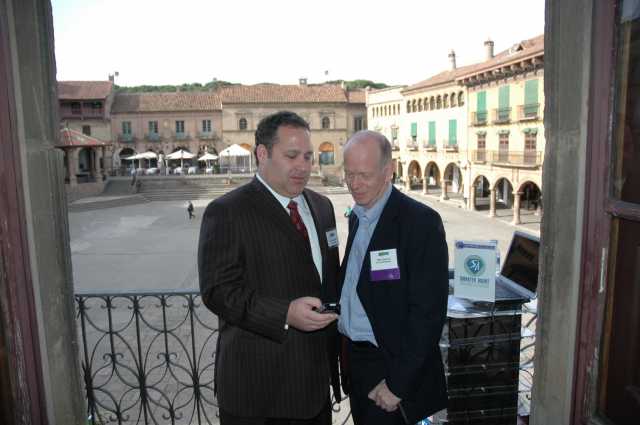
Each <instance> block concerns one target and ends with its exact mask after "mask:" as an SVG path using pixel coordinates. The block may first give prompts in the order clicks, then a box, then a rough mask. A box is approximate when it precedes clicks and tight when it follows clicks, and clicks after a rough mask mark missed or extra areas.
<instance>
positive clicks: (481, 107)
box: [476, 91, 487, 112]
mask: <svg viewBox="0 0 640 425" xmlns="http://www.w3.org/2000/svg"><path fill="white" fill-rule="evenodd" d="M476 98H477V101H478V103H477V105H476V111H477V112H485V111H486V110H487V92H485V91H480V92H478V94H477V95H476Z"/></svg>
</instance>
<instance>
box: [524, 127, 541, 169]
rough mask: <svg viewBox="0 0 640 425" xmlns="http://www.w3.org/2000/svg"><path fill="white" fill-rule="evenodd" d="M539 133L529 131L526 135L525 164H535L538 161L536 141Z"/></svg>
mask: <svg viewBox="0 0 640 425" xmlns="http://www.w3.org/2000/svg"><path fill="white" fill-rule="evenodd" d="M537 138H538V134H537V132H533V131H529V132H528V133H525V135H524V163H525V164H535V163H536V159H537V152H536V139H537Z"/></svg>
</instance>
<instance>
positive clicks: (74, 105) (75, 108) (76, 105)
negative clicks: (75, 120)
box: [71, 102, 82, 115]
mask: <svg viewBox="0 0 640 425" xmlns="http://www.w3.org/2000/svg"><path fill="white" fill-rule="evenodd" d="M71 113H72V114H73V115H82V105H81V104H80V102H71Z"/></svg>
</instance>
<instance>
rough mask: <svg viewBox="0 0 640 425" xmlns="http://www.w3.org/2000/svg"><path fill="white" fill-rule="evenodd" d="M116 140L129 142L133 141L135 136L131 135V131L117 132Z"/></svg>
mask: <svg viewBox="0 0 640 425" xmlns="http://www.w3.org/2000/svg"><path fill="white" fill-rule="evenodd" d="M118 140H119V141H120V142H121V143H131V142H133V141H135V137H133V134H131V133H120V134H118Z"/></svg>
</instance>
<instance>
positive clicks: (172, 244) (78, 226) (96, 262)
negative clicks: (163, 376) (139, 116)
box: [69, 192, 539, 291]
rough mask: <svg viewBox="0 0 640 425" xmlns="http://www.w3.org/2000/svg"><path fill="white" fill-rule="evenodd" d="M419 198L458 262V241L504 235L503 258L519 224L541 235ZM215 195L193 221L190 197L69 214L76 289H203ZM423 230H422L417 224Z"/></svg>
mask: <svg viewBox="0 0 640 425" xmlns="http://www.w3.org/2000/svg"><path fill="white" fill-rule="evenodd" d="M410 194H411V196H413V197H414V198H415V199H417V200H419V201H421V202H424V203H425V204H427V205H429V206H430V207H432V208H434V209H436V210H437V211H438V212H439V213H440V215H441V216H442V218H443V220H444V226H445V230H446V232H447V242H448V244H449V254H450V258H449V264H450V265H452V264H453V241H454V240H456V239H472V240H486V239H497V240H498V245H499V248H500V250H501V253H502V256H503V258H504V254H505V253H506V250H507V249H508V247H509V242H510V240H511V237H512V235H513V232H514V231H515V230H523V231H527V232H530V233H533V234H538V233H539V222H536V220H530V221H532V222H530V223H527V224H525V225H521V226H513V225H511V224H509V220H510V215H509V214H508V213H506V212H505V213H501V211H500V210H498V214H499V217H497V218H489V217H488V216H487V212H476V211H468V210H464V209H462V208H459V207H458V206H457V205H455V204H452V203H447V202H439V201H437V200H436V198H435V197H432V196H423V195H421V194H419V193H417V192H411V193H410ZM330 198H331V200H332V201H333V205H334V208H335V212H336V222H337V225H338V234H339V240H340V254H341V257H342V255H343V254H344V247H345V242H346V240H347V219H346V218H345V217H344V216H343V213H344V211H345V209H346V208H347V206H349V205H351V204H352V200H351V196H350V195H348V194H340V195H331V196H330ZM208 203H209V201H208V200H195V201H193V204H194V206H195V214H196V218H195V219H193V220H189V219H188V216H187V209H186V202H184V201H173V202H152V203H145V204H138V205H129V206H123V207H118V208H108V209H102V210H92V211H85V212H72V213H70V214H69V225H70V233H71V252H72V258H73V275H74V285H75V288H76V290H81V291H88V290H90V291H102V290H109V291H118V290H164V289H196V288H197V287H198V280H197V279H198V275H197V269H196V254H197V249H198V247H197V243H198V233H199V230H200V221H201V219H202V213H203V211H204V209H205V207H206V206H207V204H208ZM416 230H417V231H419V229H416Z"/></svg>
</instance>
